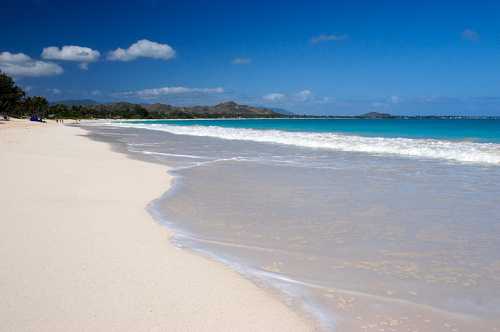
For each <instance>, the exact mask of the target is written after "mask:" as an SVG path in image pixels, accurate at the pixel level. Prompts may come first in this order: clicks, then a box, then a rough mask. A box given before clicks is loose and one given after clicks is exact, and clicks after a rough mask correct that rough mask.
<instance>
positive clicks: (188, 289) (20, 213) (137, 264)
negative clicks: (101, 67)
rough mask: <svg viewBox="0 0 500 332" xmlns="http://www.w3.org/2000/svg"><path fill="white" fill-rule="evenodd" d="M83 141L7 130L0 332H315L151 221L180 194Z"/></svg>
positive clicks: (164, 180) (62, 132) (1, 179)
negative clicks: (171, 195) (154, 208)
mask: <svg viewBox="0 0 500 332" xmlns="http://www.w3.org/2000/svg"><path fill="white" fill-rule="evenodd" d="M83 134H85V132H84V131H83V130H82V129H79V128H72V127H66V126H62V125H56V124H53V123H52V124H31V123H27V122H23V121H11V122H10V123H7V124H6V123H1V124H0V331H151V330H155V331H303V330H311V329H312V327H311V326H312V325H311V324H310V323H309V322H307V321H305V320H304V319H302V318H301V317H299V316H298V315H297V314H296V313H294V312H293V311H291V310H290V309H289V308H287V306H286V305H284V304H283V303H281V302H280V301H279V300H277V299H276V298H274V297H273V296H271V295H269V294H268V293H267V292H265V291H264V290H262V289H259V288H258V287H256V286H255V285H253V284H252V283H251V282H249V281H247V280H245V279H243V278H242V277H240V276H239V275H238V274H236V273H235V272H232V271H231V270H229V269H228V268H226V267H224V266H222V265H220V264H218V263H216V262H212V261H210V260H208V259H205V258H203V257H199V256H196V255H194V254H192V253H189V252H187V251H183V250H180V249H177V248H175V247H174V246H173V245H172V244H171V243H170V242H169V241H168V236H169V234H168V231H167V230H166V229H165V228H164V227H162V226H160V225H158V224H157V223H156V222H154V221H153V219H152V218H151V217H150V215H149V214H148V213H147V212H146V211H145V209H144V208H145V206H146V205H147V204H148V202H149V201H151V200H152V199H154V198H156V197H158V196H160V195H161V194H162V193H163V192H164V191H165V190H166V189H167V188H168V185H169V182H170V178H169V176H168V175H167V174H166V170H165V168H164V167H162V166H159V165H154V164H149V163H145V162H141V161H135V160H131V159H128V158H127V157H126V156H124V155H121V154H119V153H115V152H111V150H110V148H109V146H108V145H107V144H104V143H98V142H94V141H91V140H90V139H88V138H85V137H80V135H83Z"/></svg>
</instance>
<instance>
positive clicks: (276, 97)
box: [262, 92, 286, 102]
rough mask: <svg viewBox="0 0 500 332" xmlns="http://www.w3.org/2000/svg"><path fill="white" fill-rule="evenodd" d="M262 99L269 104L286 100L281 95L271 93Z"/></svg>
mask: <svg viewBox="0 0 500 332" xmlns="http://www.w3.org/2000/svg"><path fill="white" fill-rule="evenodd" d="M262 99H264V100H266V101H270V102H278V101H283V100H285V99H286V95H285V94H283V93H278V92H273V93H269V94H267V95H265V96H263V97H262Z"/></svg>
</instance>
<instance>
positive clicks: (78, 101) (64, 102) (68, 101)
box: [50, 99, 99, 106]
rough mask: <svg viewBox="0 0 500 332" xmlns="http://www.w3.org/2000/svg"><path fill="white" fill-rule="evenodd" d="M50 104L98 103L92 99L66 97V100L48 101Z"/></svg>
mask: <svg viewBox="0 0 500 332" xmlns="http://www.w3.org/2000/svg"><path fill="white" fill-rule="evenodd" d="M50 104H51V105H66V106H89V105H97V104H99V103H98V102H97V101H95V100H92V99H68V100H59V101H55V102H52V103H50Z"/></svg>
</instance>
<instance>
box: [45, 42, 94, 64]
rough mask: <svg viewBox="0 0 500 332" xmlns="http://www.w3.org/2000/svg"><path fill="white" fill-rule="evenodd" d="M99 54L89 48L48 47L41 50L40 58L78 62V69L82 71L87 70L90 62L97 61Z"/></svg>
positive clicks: (72, 46)
mask: <svg viewBox="0 0 500 332" xmlns="http://www.w3.org/2000/svg"><path fill="white" fill-rule="evenodd" d="M100 56H101V53H99V51H96V50H93V49H91V48H89V47H82V46H75V45H68V46H63V47H61V48H59V47H56V46H50V47H46V48H44V49H43V52H42V58H44V59H47V60H63V61H75V62H80V65H79V67H80V68H81V69H83V70H87V69H88V64H89V63H90V62H94V61H97V60H98V59H99V57H100Z"/></svg>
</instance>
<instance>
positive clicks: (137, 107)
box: [54, 100, 283, 119]
mask: <svg viewBox="0 0 500 332" xmlns="http://www.w3.org/2000/svg"><path fill="white" fill-rule="evenodd" d="M54 106H55V108H57V107H59V108H60V107H63V108H64V107H66V108H68V107H71V109H69V110H63V109H60V110H59V111H60V112H63V114H66V115H67V116H69V114H72V116H73V117H76V116H83V115H84V117H88V118H134V119H144V118H147V119H164V118H188V119H189V118H238V117H241V118H257V117H266V118H270V117H282V116H283V115H282V114H280V113H278V112H275V111H273V110H271V109H269V108H264V107H254V106H248V105H240V104H237V103H235V102H234V101H228V102H223V103H220V104H217V105H214V106H173V105H167V104H160V103H156V104H134V103H128V102H117V103H108V104H99V103H97V102H95V101H93V100H78V101H75V100H71V101H67V100H66V101H61V102H57V103H54ZM55 111H56V110H54V112H55Z"/></svg>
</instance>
